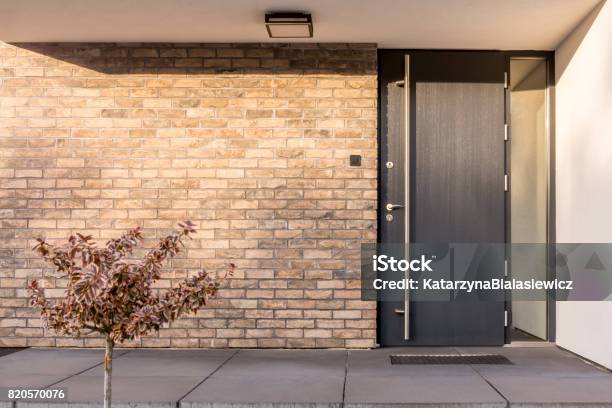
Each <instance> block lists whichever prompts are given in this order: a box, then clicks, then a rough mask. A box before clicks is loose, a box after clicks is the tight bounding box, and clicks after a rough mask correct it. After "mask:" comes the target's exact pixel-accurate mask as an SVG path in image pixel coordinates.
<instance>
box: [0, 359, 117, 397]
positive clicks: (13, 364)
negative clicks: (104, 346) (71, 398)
mask: <svg viewBox="0 0 612 408" xmlns="http://www.w3.org/2000/svg"><path fill="white" fill-rule="evenodd" d="M123 353H125V351H120V352H119V354H123ZM103 356H104V351H102V350H85V349H26V350H23V351H19V352H17V353H12V354H9V355H6V356H3V357H0V387H24V386H28V387H39V388H40V387H46V386H48V385H51V384H53V383H55V382H57V381H61V380H63V379H65V378H66V377H69V376H70V375H73V374H75V373H78V372H80V371H83V370H86V369H88V368H91V367H93V366H95V365H96V364H100V363H101V362H102V360H103Z"/></svg>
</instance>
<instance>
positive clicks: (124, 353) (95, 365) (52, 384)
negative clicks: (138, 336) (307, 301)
mask: <svg viewBox="0 0 612 408" xmlns="http://www.w3.org/2000/svg"><path fill="white" fill-rule="evenodd" d="M121 351H123V353H121V354H119V355H118V356H117V357H113V361H114V360H115V358H120V357H123V356H125V355H126V354H128V353H129V352H132V351H134V350H133V349H132V350H121ZM102 364H104V360H103V361H100V362H99V363H96V364H94V365H92V366H91V367H87V368H85V369H83V370H81V371H78V372H76V373H74V374H70V375H69V376H68V377H66V378H62V379H61V380H57V381H55V382H54V383H51V384H49V385H47V386H46V387H44V388H45V389H47V388H51V387H53V386H54V385H57V384H59V383H61V382H62V381H66V380H69V379H71V378H72V377H76V376H77V375H79V374H83V373H85V372H87V371H89V370H91V369H94V368H96V367H98V366H100V365H102Z"/></svg>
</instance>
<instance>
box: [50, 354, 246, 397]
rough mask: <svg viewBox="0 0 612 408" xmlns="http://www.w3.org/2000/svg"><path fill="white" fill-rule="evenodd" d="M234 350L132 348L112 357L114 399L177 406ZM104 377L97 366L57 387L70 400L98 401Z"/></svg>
mask: <svg viewBox="0 0 612 408" xmlns="http://www.w3.org/2000/svg"><path fill="white" fill-rule="evenodd" d="M234 353H235V351H232V350H206V351H204V350H162V349H149V350H132V351H130V352H129V353H126V354H125V355H123V356H121V357H119V358H116V359H114V360H113V401H114V402H116V403H117V404H123V403H126V404H127V403H129V402H132V401H138V402H143V403H145V402H146V403H167V404H170V405H173V404H174V405H175V404H176V403H177V402H178V401H179V400H180V399H181V398H182V397H183V396H184V395H186V394H187V393H189V392H190V391H191V390H192V389H193V388H194V387H196V386H197V385H198V384H199V383H200V382H201V381H202V380H204V379H205V378H206V377H207V376H209V375H210V374H211V373H212V372H213V371H215V370H216V369H217V368H218V367H219V366H220V365H221V364H223V362H224V361H225V360H227V359H228V358H229V357H231V356H232V355H233V354H234ZM103 377H104V371H103V368H102V367H101V366H98V367H95V368H93V369H91V370H88V371H86V372H84V373H81V374H79V375H77V376H74V377H71V378H69V379H67V380H65V381H62V382H60V383H58V384H56V385H55V386H57V387H65V388H66V390H67V393H68V402H90V401H92V402H99V401H101V400H102V385H103ZM113 405H114V404H113ZM174 405H173V406H174Z"/></svg>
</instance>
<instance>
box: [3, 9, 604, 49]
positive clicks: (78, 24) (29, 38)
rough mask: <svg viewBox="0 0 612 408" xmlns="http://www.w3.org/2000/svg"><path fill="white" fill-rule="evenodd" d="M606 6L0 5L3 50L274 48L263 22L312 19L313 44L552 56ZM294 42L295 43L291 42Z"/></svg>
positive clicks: (311, 40)
mask: <svg viewBox="0 0 612 408" xmlns="http://www.w3.org/2000/svg"><path fill="white" fill-rule="evenodd" d="M599 1H600V0H511V1H509V0H436V1H431V0H402V1H398V0H376V1H372V0H332V1H330V0H301V1H299V0H282V1H279V0H173V1H168V0H130V1H125V0H104V1H100V0H28V1H23V0H3V1H2V2H0V41H4V42H273V41H279V40H278V39H270V38H269V37H268V34H267V31H266V27H265V24H264V15H265V13H266V12H270V11H277V10H283V11H287V10H293V11H305V12H309V13H312V18H313V23H314V33H315V35H314V37H313V38H312V39H306V40H290V41H310V42H368V43H377V44H378V45H379V47H381V48H448V49H504V50H518V49H521V50H525V49H537V50H551V49H554V48H555V47H556V46H557V45H558V44H559V43H560V42H561V41H562V39H563V38H565V37H566V36H567V35H568V34H569V32H571V30H572V29H573V28H574V27H575V26H576V25H577V24H578V23H579V22H580V21H581V20H582V19H583V18H584V17H585V16H586V15H587V14H588V12H589V11H590V10H591V9H593V8H594V7H595V6H596V5H597V4H598V3H599ZM287 41H289V40H287Z"/></svg>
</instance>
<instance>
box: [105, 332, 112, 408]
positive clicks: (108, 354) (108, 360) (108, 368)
mask: <svg viewBox="0 0 612 408" xmlns="http://www.w3.org/2000/svg"><path fill="white" fill-rule="evenodd" d="M114 346H115V342H114V341H113V340H112V339H111V338H110V336H106V351H105V353H104V408H111V378H112V375H113V347H114Z"/></svg>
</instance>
